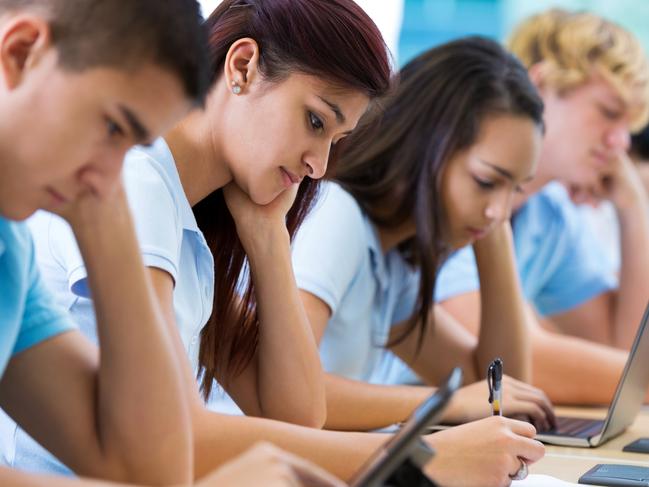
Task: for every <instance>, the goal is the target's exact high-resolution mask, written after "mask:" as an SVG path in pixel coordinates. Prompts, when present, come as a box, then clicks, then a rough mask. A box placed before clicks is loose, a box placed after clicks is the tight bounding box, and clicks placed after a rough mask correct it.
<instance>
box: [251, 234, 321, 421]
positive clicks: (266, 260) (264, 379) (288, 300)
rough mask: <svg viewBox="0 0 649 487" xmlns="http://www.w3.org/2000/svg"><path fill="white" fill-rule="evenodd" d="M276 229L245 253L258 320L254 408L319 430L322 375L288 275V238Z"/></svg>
mask: <svg viewBox="0 0 649 487" xmlns="http://www.w3.org/2000/svg"><path fill="white" fill-rule="evenodd" d="M281 230H282V231H281V232H272V233H271V234H270V235H269V236H268V238H264V239H263V240H262V239H260V242H259V243H260V244H261V245H249V246H248V248H247V251H248V256H249V260H250V267H251V274H252V278H253V280H254V283H255V291H256V295H257V302H258V312H259V320H260V327H259V345H258V356H257V380H256V382H257V389H258V395H259V404H260V407H261V408H262V413H263V416H265V417H269V418H273V419H278V420H282V421H287V422H291V423H296V424H302V425H305V426H313V427H322V425H323V424H324V421H325V418H326V414H327V413H326V403H325V401H326V400H325V390H324V373H323V371H322V366H321V364H320V357H319V355H318V347H317V344H316V341H315V338H314V336H313V332H312V330H311V326H310V324H309V322H308V319H307V315H306V312H305V310H304V306H303V304H302V300H301V299H300V296H299V292H298V288H297V284H296V282H295V277H294V275H293V266H292V263H291V254H290V246H289V239H288V233H287V232H286V229H281Z"/></svg>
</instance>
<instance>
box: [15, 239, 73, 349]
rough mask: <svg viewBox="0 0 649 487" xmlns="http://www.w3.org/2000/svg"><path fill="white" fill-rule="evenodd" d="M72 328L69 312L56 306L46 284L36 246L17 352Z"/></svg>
mask: <svg viewBox="0 0 649 487" xmlns="http://www.w3.org/2000/svg"><path fill="white" fill-rule="evenodd" d="M72 329H74V326H73V324H72V322H71V320H70V319H69V317H68V315H67V313H66V311H65V310H64V309H62V308H60V307H59V306H57V305H56V303H55V301H54V298H53V297H52V296H51V294H50V293H49V291H48V290H47V288H46V287H45V284H44V283H43V280H42V278H41V275H40V272H39V270H38V266H37V265H36V260H35V257H34V251H33V246H32V252H31V259H30V264H29V274H28V290H27V296H26V299H25V308H24V311H23V317H22V322H21V327H20V331H19V333H18V337H17V340H16V344H15V346H14V349H13V355H16V354H18V353H20V352H22V351H24V350H26V349H28V348H31V347H33V346H34V345H37V344H38V343H40V342H42V341H45V340H47V339H49V338H52V337H54V336H56V335H59V334H61V333H63V332H66V331H69V330H72Z"/></svg>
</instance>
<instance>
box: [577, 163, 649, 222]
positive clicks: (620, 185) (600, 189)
mask: <svg viewBox="0 0 649 487" xmlns="http://www.w3.org/2000/svg"><path fill="white" fill-rule="evenodd" d="M568 191H569V193H570V198H571V199H572V201H573V202H574V203H575V204H588V205H591V206H597V205H598V204H599V203H600V202H601V201H603V200H609V201H611V203H613V205H615V207H616V208H617V209H618V210H623V209H625V208H628V207H631V206H633V205H634V204H635V203H636V202H638V201H639V200H640V199H641V198H643V197H646V196H645V195H646V191H645V188H644V186H643V184H642V179H641V178H640V175H639V174H638V170H637V168H636V167H635V165H634V164H633V161H631V159H630V158H629V156H628V155H627V154H626V153H625V152H619V153H617V154H615V155H613V156H612V157H611V159H610V160H609V163H608V165H607V166H606V168H604V169H603V170H602V171H601V173H600V174H599V176H598V177H597V178H596V179H595V182H593V183H592V184H590V185H583V186H575V185H573V186H570V187H569V188H568Z"/></svg>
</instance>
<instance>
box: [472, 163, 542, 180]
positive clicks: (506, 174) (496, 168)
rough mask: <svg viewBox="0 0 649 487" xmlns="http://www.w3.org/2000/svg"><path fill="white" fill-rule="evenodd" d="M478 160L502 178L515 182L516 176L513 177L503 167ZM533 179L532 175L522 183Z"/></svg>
mask: <svg viewBox="0 0 649 487" xmlns="http://www.w3.org/2000/svg"><path fill="white" fill-rule="evenodd" d="M478 160H479V161H480V162H481V163H482V164H484V165H485V166H489V167H490V168H491V169H493V170H494V171H496V172H497V173H498V174H500V175H501V176H503V177H505V178H507V179H509V180H510V181H514V175H513V174H512V173H510V172H509V171H508V170H506V169H503V168H502V167H500V166H497V165H496V164H492V163H491V162H488V161H485V160H483V159H478ZM531 179H534V175H531V176H528V177H526V178H525V179H523V181H522V182H523V183H524V182H527V181H530V180H531Z"/></svg>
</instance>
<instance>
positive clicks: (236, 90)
mask: <svg viewBox="0 0 649 487" xmlns="http://www.w3.org/2000/svg"><path fill="white" fill-rule="evenodd" d="M232 93H234V94H235V95H239V94H241V86H239V83H237V82H236V81H232Z"/></svg>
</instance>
